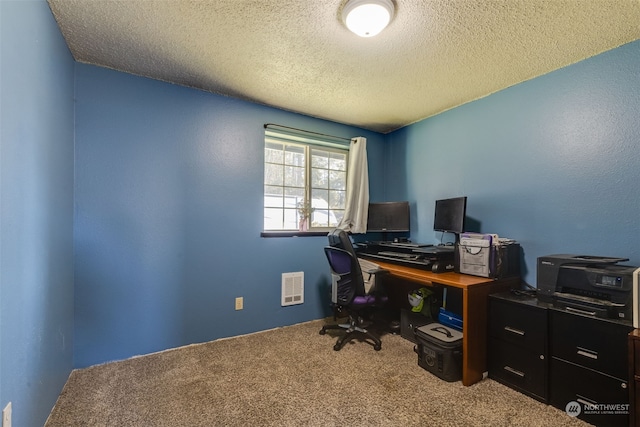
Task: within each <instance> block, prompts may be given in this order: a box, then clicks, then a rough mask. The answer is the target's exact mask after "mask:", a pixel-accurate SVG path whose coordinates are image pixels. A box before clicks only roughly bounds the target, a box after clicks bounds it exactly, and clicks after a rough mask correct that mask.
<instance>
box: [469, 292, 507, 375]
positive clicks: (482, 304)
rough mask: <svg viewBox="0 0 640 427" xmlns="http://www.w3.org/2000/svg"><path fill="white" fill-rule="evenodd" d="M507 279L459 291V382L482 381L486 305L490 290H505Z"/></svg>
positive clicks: (485, 352)
mask: <svg viewBox="0 0 640 427" xmlns="http://www.w3.org/2000/svg"><path fill="white" fill-rule="evenodd" d="M510 286H511V282H510V281H495V282H491V283H488V284H487V285H486V286H473V287H470V288H465V289H464V291H463V293H462V316H463V317H462V319H463V323H462V335H463V338H462V384H463V385H465V386H470V385H472V384H475V383H477V382H478V381H481V380H482V378H483V375H484V373H485V372H487V327H488V326H487V307H488V304H489V294H491V293H494V292H500V291H502V290H508V289H509V288H510Z"/></svg>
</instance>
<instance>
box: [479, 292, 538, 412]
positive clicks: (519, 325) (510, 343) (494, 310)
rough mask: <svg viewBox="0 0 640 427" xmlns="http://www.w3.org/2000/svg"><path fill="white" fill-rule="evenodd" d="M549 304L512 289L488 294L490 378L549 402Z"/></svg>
mask: <svg viewBox="0 0 640 427" xmlns="http://www.w3.org/2000/svg"><path fill="white" fill-rule="evenodd" d="M547 308H548V304H546V303H542V302H538V300H537V298H535V297H530V296H527V295H516V294H513V293H511V292H504V293H499V294H493V295H490V296H489V346H488V364H489V377H490V378H492V379H494V380H496V381H498V382H500V383H502V384H505V385H507V386H509V387H511V388H513V389H516V390H518V391H520V392H521V393H524V394H526V395H528V396H530V397H533V398H534V399H537V400H539V401H541V402H545V403H547V402H548V386H547V378H548V360H549V358H548V351H547V328H548V323H547V321H548V319H547V311H548V310H547Z"/></svg>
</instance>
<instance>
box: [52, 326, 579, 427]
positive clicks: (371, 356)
mask: <svg viewBox="0 0 640 427" xmlns="http://www.w3.org/2000/svg"><path fill="white" fill-rule="evenodd" d="M323 322H324V321H313V322H308V323H303V324H300V325H294V326H289V327H285V328H279V329H275V330H271V331H266V332H261V333H257V334H252V335H247V336H241V337H235V338H231V339H225V340H218V341H213V342H209V343H205V344H197V345H192V346H187V347H182V348H178V349H174V350H168V351H164V352H161V353H156V354H152V355H148V356H143V357H136V358H132V359H129V360H125V361H121V362H114V363H108V364H104V365H99V366H94V367H90V368H86V369H80V370H76V371H73V372H72V373H71V375H70V377H69V380H68V382H67V384H66V386H65V387H64V390H63V391H62V393H61V395H60V397H59V399H58V402H57V404H56V406H55V408H54V409H53V411H52V413H51V415H50V417H49V420H48V421H47V423H46V427H58V426H92V427H96V426H119V427H123V426H154V427H159V426H190V427H191V426H523V427H525V426H526V427H532V426H587V425H588V424H586V423H584V422H581V421H579V420H577V419H574V418H570V417H569V416H567V415H566V414H565V413H564V412H563V411H560V410H557V409H555V408H553V407H551V406H548V405H544V404H542V403H540V402H537V401H536V400H533V399H531V398H529V397H527V396H524V395H523V394H520V393H518V392H516V391H514V390H511V389H509V388H507V387H504V386H502V385H501V384H498V383H497V382H495V381H492V380H484V381H482V382H480V383H478V384H475V385H473V386H471V387H464V386H463V385H462V383H461V382H454V383H447V382H445V381H442V380H440V379H438V378H437V377H435V376H434V375H432V374H430V373H428V372H426V371H425V370H423V369H422V368H420V367H419V366H418V364H417V355H416V354H415V353H414V352H413V343H411V342H409V341H407V340H405V339H403V338H402V337H400V336H398V335H389V334H387V335H384V336H383V337H382V350H381V351H379V352H376V351H374V350H373V348H372V346H371V345H370V344H368V343H363V342H358V341H353V342H352V343H350V344H347V345H345V347H344V348H343V349H342V350H341V351H339V352H336V351H334V350H333V344H334V342H335V338H334V336H335V335H332V333H331V332H329V333H328V334H327V335H324V336H322V335H319V334H318V331H319V330H320V327H321V326H322V324H323Z"/></svg>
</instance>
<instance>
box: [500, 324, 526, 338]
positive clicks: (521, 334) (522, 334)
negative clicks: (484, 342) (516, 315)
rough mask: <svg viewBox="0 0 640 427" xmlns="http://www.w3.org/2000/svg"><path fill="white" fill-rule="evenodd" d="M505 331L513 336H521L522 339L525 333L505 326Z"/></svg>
mask: <svg viewBox="0 0 640 427" xmlns="http://www.w3.org/2000/svg"><path fill="white" fill-rule="evenodd" d="M504 330H505V331H507V332H511V333H512V334H516V335H520V336H522V337H523V336H524V331H521V330H520V329H515V328H512V327H511V326H505V327H504Z"/></svg>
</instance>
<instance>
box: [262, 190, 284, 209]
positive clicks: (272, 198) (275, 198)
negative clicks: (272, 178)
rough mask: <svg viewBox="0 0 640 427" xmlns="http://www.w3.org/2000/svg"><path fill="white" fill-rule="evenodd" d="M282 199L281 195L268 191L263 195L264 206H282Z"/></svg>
mask: <svg viewBox="0 0 640 427" xmlns="http://www.w3.org/2000/svg"><path fill="white" fill-rule="evenodd" d="M283 201H284V199H283V198H282V195H277V194H268V193H265V195H264V207H265V208H282V207H284V204H283Z"/></svg>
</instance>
